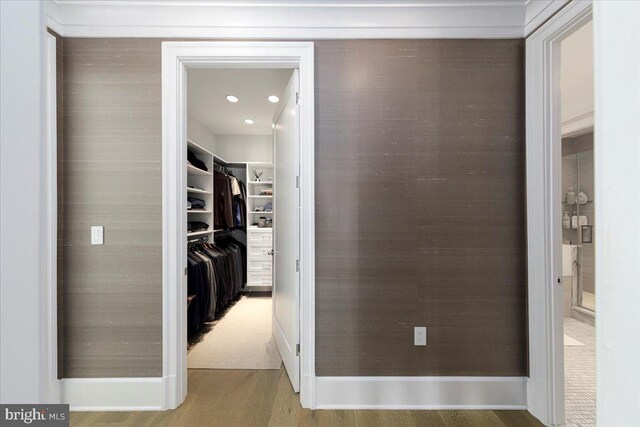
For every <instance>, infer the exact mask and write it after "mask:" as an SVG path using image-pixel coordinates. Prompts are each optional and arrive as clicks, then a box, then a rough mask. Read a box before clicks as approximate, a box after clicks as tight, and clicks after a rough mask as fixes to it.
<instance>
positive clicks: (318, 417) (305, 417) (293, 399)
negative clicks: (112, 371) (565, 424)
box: [71, 369, 542, 427]
mask: <svg viewBox="0 0 640 427" xmlns="http://www.w3.org/2000/svg"><path fill="white" fill-rule="evenodd" d="M71 425H72V426H114V425H116V426H117V425H121V426H136V427H137V426H180V427H182V426H184V427H198V426H224V427H233V426H241V427H252V426H256V427H262V426H273V427H280V426H304V427H306V426H332V427H333V426H336V427H350V426H358V427H377V426H390V427H414V426H416V427H417V426H428V427H439V426H449V427H451V426H463V427H472V426H487V427H504V426H517V427H527V426H541V425H542V424H540V423H539V422H538V421H537V420H536V419H535V418H534V417H533V416H532V415H531V414H529V413H528V412H526V411H328V410H318V411H311V410H308V409H302V408H301V407H300V401H299V398H298V395H296V394H294V393H293V389H292V388H291V385H290V384H289V379H288V378H287V374H286V373H285V371H284V370H283V369H281V370H279V371H278V370H260V371H258V370H255V371H231V370H189V393H188V394H187V399H186V400H185V402H184V403H183V404H182V406H180V407H179V408H178V409H176V410H174V411H165V412H74V413H72V414H71Z"/></svg>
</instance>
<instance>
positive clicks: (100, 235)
mask: <svg viewBox="0 0 640 427" xmlns="http://www.w3.org/2000/svg"><path fill="white" fill-rule="evenodd" d="M103 243H104V227H103V226H101V225H92V226H91V244H92V245H102V244H103Z"/></svg>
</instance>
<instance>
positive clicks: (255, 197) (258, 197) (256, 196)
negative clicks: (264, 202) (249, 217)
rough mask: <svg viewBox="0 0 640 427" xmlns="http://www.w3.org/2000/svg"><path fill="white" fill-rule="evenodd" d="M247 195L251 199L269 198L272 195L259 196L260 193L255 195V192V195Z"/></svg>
mask: <svg viewBox="0 0 640 427" xmlns="http://www.w3.org/2000/svg"><path fill="white" fill-rule="evenodd" d="M249 197H250V198H252V199H271V198H273V196H260V195H257V194H256V195H251V196H249Z"/></svg>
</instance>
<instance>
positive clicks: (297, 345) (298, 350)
mask: <svg viewBox="0 0 640 427" xmlns="http://www.w3.org/2000/svg"><path fill="white" fill-rule="evenodd" d="M296 356H300V344H296Z"/></svg>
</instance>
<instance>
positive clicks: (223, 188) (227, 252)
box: [187, 68, 297, 369]
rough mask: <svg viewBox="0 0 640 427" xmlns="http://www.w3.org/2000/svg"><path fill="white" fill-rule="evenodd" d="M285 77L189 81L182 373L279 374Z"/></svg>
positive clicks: (192, 75) (193, 77) (266, 73)
mask: <svg viewBox="0 0 640 427" xmlns="http://www.w3.org/2000/svg"><path fill="white" fill-rule="evenodd" d="M293 72H294V70H292V69H286V68H284V69H278V68H272V69H230V68H224V69H222V68H217V69H215V68H214V69H206V68H194V69H190V70H188V71H187V105H188V107H187V135H188V141H187V153H188V154H187V162H188V166H187V220H188V222H187V231H188V234H187V241H188V243H187V246H188V247H187V261H188V273H187V283H188V285H187V286H188V296H187V301H188V309H187V330H188V339H189V351H188V356H187V365H188V368H189V369H280V366H281V364H282V358H281V356H280V352H279V351H278V348H277V345H276V341H275V339H274V337H273V334H272V314H273V309H272V306H273V298H272V290H273V289H274V287H273V273H274V270H273V256H274V249H275V248H274V232H275V229H274V217H275V215H276V211H275V208H274V200H275V191H274V184H275V180H274V175H275V174H274V171H275V162H274V142H275V139H274V136H275V135H274V131H275V128H276V123H278V122H279V120H280V115H279V114H278V113H280V111H282V108H281V105H282V103H286V101H287V99H286V94H285V89H287V85H288V83H289V81H290V79H291V78H292V75H293ZM283 191H285V190H283ZM279 227H282V228H294V227H295V228H297V224H296V223H295V222H291V221H290V222H282V221H280V223H279Z"/></svg>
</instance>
